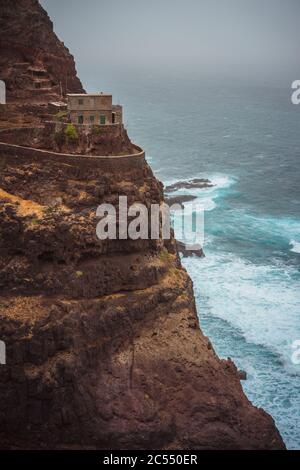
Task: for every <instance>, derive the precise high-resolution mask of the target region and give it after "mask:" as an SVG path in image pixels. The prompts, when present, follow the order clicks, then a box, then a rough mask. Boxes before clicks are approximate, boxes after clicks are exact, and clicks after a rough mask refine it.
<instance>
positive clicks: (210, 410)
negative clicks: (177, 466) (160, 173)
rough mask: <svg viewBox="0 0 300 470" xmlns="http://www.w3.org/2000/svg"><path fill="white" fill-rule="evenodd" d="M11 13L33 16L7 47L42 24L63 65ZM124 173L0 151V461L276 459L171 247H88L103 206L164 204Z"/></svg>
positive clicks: (260, 416)
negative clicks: (200, 453)
mask: <svg viewBox="0 0 300 470" xmlns="http://www.w3.org/2000/svg"><path fill="white" fill-rule="evenodd" d="M12 3H13V5H15V2H7V1H5V2H4V1H3V0H1V5H6V6H7V5H8V4H10V5H11V4H12ZM18 4H19V5H22V7H21V6H19V7H18V8H21V9H22V11H24V10H27V9H29V12H30V17H31V14H32V10H33V9H34V11H35V13H36V16H35V22H34V23H27V20H26V18H27V16H26V15H25V16H20V23H19V24H15V23H14V25H13V27H14V31H15V32H16V33H15V34H14V35H13V36H14V37H13V38H11V41H12V43H13V44H18V43H19V42H21V41H19V40H18V34H19V35H21V34H23V33H21V31H23V28H25V29H27V34H28V36H30V31H31V29H30V28H31V26H32V25H33V24H34V25H35V24H41V25H42V27H43V28H44V26H45V28H46V29H45V30H43V32H42V33H41V34H42V36H43V37H44V36H46V40H45V43H43V45H41V46H40V47H41V51H42V52H41V55H42V56H44V55H45V57H47V47H48V45H50V44H51V45H57V49H56V51H57V57H56V59H55V62H57V63H61V62H60V60H59V58H61V60H64V59H65V52H64V51H65V49H64V48H62V47H61V46H59V44H60V43H59V42H58V40H57V38H56V37H55V35H54V33H53V31H52V26H51V28H50V26H49V25H50V24H51V23H49V19H48V17H47V15H46V14H45V13H44V12H43V10H42V9H41V8H40V7H39V5H38V3H37V2H35V1H33V0H32V1H29V0H28V1H27V0H22V1H20V2H18ZM5 11H6V12H7V10H5ZM1 13H2V9H1ZM6 14H7V15H8V13H6ZM6 18H11V16H9V15H8V16H6ZM1 21H2V20H1ZM6 21H7V19H6ZM15 21H16V23H18V22H17V20H15ZM24 22H25V24H24ZM30 24H31V26H30ZM32 27H33V26H32ZM18 31H19V33H18ZM32 35H33V36H34V32H32ZM52 36H53V37H52ZM49 47H50V46H49ZM51 47H52V46H51ZM37 49H38V50H37V54H36V55H37V56H39V57H40V55H39V54H38V52H39V49H40V48H39V47H37ZM14 50H18V47H17V46H16V47H15V49H14ZM60 51H61V52H60ZM60 53H61V55H60ZM7 54H8V56H9V54H10V53H9V52H7ZM27 54H28V55H27V56H26V57H25V58H24V60H27V61H28V62H30V61H34V60H35V59H34V57H32V58H31V56H30V52H28V53H27ZM22 60H23V59H22ZM70 63H71V62H70ZM72 70H73V75H72V76H69V83H74V86H78V87H80V84H79V82H78V81H77V77H76V73H75V68H72ZM70 73H71V68H70V69H69V74H70ZM11 80H12V81H11V83H13V80H14V79H13V77H12V78H11ZM75 91H76V90H75ZM11 92H12V94H14V90H13V89H12V90H11ZM5 112H7V111H3V113H4V114H5ZM28 119H29V118H28ZM122 161H123V160H122ZM124 162H125V163H124V164H123V165H121V163H120V164H119V162H118V164H117V160H116V164H115V165H114V164H112V165H110V166H105V165H104V164H103V163H101V162H100V161H99V160H97V159H96V158H93V157H90V158H86V159H85V158H82V159H78V160H76V157H72V158H68V157H64V158H59V159H51V156H45V158H37V157H36V156H35V157H34V156H33V155H32V156H31V155H30V153H28V152H26V154H23V153H22V151H21V150H15V151H13V152H11V153H10V152H7V151H6V150H5V149H4V148H3V149H2V150H1V149H0V201H1V208H0V292H1V298H0V339H1V340H2V341H5V343H6V346H7V364H6V365H1V366H0V420H1V428H0V447H1V448H9V449H12V448H17V449H18V448H26V449H29V448H42V449H46V448H47V449H52V448H72V449H74V448H95V449H139V448H146V449H246V448H247V449H280V448H284V444H283V442H282V439H281V437H280V435H279V433H278V431H277V429H276V427H275V424H274V421H273V419H272V418H271V417H270V416H269V415H268V414H267V413H265V412H264V411H263V410H261V409H257V408H255V407H254V406H253V405H252V404H251V403H250V402H249V400H248V399H247V397H246V396H245V394H244V393H243V390H242V387H241V384H240V381H239V377H238V373H237V370H236V367H235V366H234V364H233V363H232V362H231V361H224V360H221V359H219V358H218V356H217V355H216V354H215V352H214V350H213V347H212V345H211V343H210V341H209V339H208V338H206V337H205V336H204V335H203V333H202V331H201V329H200V326H199V322H198V317H197V313H196V308H195V302H194V296H193V286H192V282H191V280H190V278H189V276H188V274H187V273H186V271H185V270H184V269H183V267H182V266H181V263H180V258H179V256H178V253H177V249H176V244H175V241H174V240H173V239H172V240H170V241H163V240H157V241H151V240H137V241H131V240H111V241H100V240H99V239H98V238H97V237H96V232H95V229H96V224H97V222H98V219H97V218H96V214H95V211H96V208H97V206H98V205H99V204H100V203H101V202H106V203H107V202H111V203H114V204H116V203H117V200H118V197H119V195H127V196H128V203H129V204H132V203H133V202H142V203H144V204H146V205H147V206H149V205H150V204H151V203H159V202H161V201H162V199H163V188H162V185H161V183H159V182H158V181H157V180H156V178H155V177H154V175H153V173H152V171H151V169H150V167H149V166H148V164H147V163H146V161H145V160H143V159H141V160H139V164H134V163H130V161H127V160H126V161H125V160H124ZM200 313H201V312H200Z"/></svg>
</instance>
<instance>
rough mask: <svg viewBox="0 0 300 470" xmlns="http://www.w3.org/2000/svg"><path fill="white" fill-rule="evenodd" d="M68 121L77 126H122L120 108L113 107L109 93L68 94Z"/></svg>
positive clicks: (121, 111)
mask: <svg viewBox="0 0 300 470" xmlns="http://www.w3.org/2000/svg"><path fill="white" fill-rule="evenodd" d="M67 98H68V113H69V118H70V121H71V122H72V123H73V124H77V125H78V124H79V125H88V126H91V125H106V124H122V123H123V110H122V106H119V105H113V103H112V95H111V94H110V93H93V94H83V93H82V94H68V95H67Z"/></svg>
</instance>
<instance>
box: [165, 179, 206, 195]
mask: <svg viewBox="0 0 300 470" xmlns="http://www.w3.org/2000/svg"><path fill="white" fill-rule="evenodd" d="M213 186H214V184H212V182H211V181H210V180H208V179H206V178H195V179H193V180H190V181H178V182H177V183H174V184H171V185H170V186H167V187H166V188H165V193H171V192H174V191H178V189H194V188H200V189H202V188H212V187H213Z"/></svg>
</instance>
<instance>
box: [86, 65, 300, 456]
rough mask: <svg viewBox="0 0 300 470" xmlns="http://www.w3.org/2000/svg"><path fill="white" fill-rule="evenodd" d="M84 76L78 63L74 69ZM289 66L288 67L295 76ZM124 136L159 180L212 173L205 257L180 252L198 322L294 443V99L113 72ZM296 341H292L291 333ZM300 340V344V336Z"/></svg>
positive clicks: (298, 313)
mask: <svg viewBox="0 0 300 470" xmlns="http://www.w3.org/2000/svg"><path fill="white" fill-rule="evenodd" d="M82 75H84V74H82ZM295 78H297V77H294V79H295ZM86 84H87V86H88V88H89V89H90V90H91V91H92V90H95V89H98V90H99V89H101V90H104V91H112V92H113V94H114V97H115V102H116V101H119V102H120V104H122V105H123V106H124V114H125V124H126V127H127V129H128V133H129V136H130V137H131V139H132V140H133V141H134V142H136V143H138V144H139V145H140V146H142V147H143V148H144V149H145V150H146V153H147V159H148V161H149V163H150V164H151V167H152V169H153V171H154V173H155V175H156V176H157V177H158V178H159V179H160V180H161V181H162V182H163V183H164V184H165V185H168V184H170V183H174V182H176V181H188V180H190V179H193V178H196V177H197V178H198V177H200V178H202V177H205V178H209V179H210V180H211V181H212V182H213V183H214V186H213V187H212V188H207V189H193V190H187V189H185V190H178V191H177V192H176V193H175V194H176V195H178V194H193V195H195V196H197V198H198V200H199V201H201V202H202V203H203V206H204V208H205V245H204V252H205V255H206V257H205V258H203V259H201V258H197V257H190V258H184V259H183V260H182V261H183V264H184V266H185V267H186V269H187V270H188V272H189V274H190V276H191V278H192V280H193V282H194V290H195V296H196V302H197V307H198V314H199V318H200V324H201V328H202V330H203V332H204V333H205V334H206V335H207V336H209V338H210V339H211V341H212V343H213V345H214V348H215V350H216V351H217V353H218V354H219V356H221V357H224V358H227V357H231V358H232V359H233V360H234V362H235V363H236V364H237V366H238V368H240V369H242V370H245V371H246V372H247V380H246V381H243V382H242V385H243V388H244V390H245V393H246V394H247V396H248V397H249V399H250V400H251V401H252V402H253V403H254V404H255V405H256V406H258V407H262V408H264V409H265V410H266V411H268V412H269V413H270V414H271V415H272V416H273V418H274V419H275V422H276V425H277V426H278V428H279V430H280V432H281V434H282V436H283V439H284V440H285V442H286V445H287V447H288V448H289V449H300V426H299V420H300V364H296V363H295V362H297V361H293V360H292V357H293V356H292V355H293V353H294V352H295V350H294V349H293V347H292V346H293V343H294V342H295V341H297V340H300V272H299V266H300V165H299V158H300V128H299V123H300V106H295V105H292V104H291V89H290V83H287V84H286V87H280V86H270V85H269V84H268V83H264V84H260V85H257V84H254V83H245V82H238V81H237V80H236V81H232V80H229V79H227V80H220V81H214V82H213V81H211V80H209V79H208V78H201V77H199V78H196V77H193V78H189V77H184V76H181V77H178V76H176V74H171V73H170V74H169V76H168V74H165V76H160V77H158V76H157V75H156V74H155V73H152V74H151V73H146V72H143V73H142V72H141V73H137V74H135V75H134V76H133V77H131V76H130V75H129V74H127V75H126V74H123V75H122V74H120V73H116V74H109V73H107V74H106V76H102V77H101V81H100V83H99V81H98V82H97V81H95V82H94V83H92V82H89V81H88V80H86ZM299 344H300V343H299ZM298 348H299V346H298Z"/></svg>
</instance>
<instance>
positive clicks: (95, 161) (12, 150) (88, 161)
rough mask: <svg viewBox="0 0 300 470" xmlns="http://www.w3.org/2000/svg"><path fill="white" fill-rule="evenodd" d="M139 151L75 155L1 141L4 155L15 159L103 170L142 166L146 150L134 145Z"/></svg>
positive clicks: (0, 146) (0, 145) (1, 149)
mask: <svg viewBox="0 0 300 470" xmlns="http://www.w3.org/2000/svg"><path fill="white" fill-rule="evenodd" d="M134 147H135V149H136V150H137V153H134V154H131V155H118V156H101V155H99V156H97V155H74V154H66V153H57V152H51V151H49V150H40V149H35V148H31V147H22V146H20V145H15V144H8V143H6V142H0V152H1V154H2V155H4V156H8V157H11V158H13V159H15V158H17V159H24V160H26V161H30V162H41V160H44V161H47V162H51V161H56V162H59V163H66V164H72V165H74V166H80V167H82V166H88V167H91V166H95V167H97V168H99V167H100V168H103V170H116V169H118V170H124V169H126V170H130V169H136V168H142V167H143V165H144V163H145V152H144V150H143V149H141V148H140V147H139V146H137V145H134Z"/></svg>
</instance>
